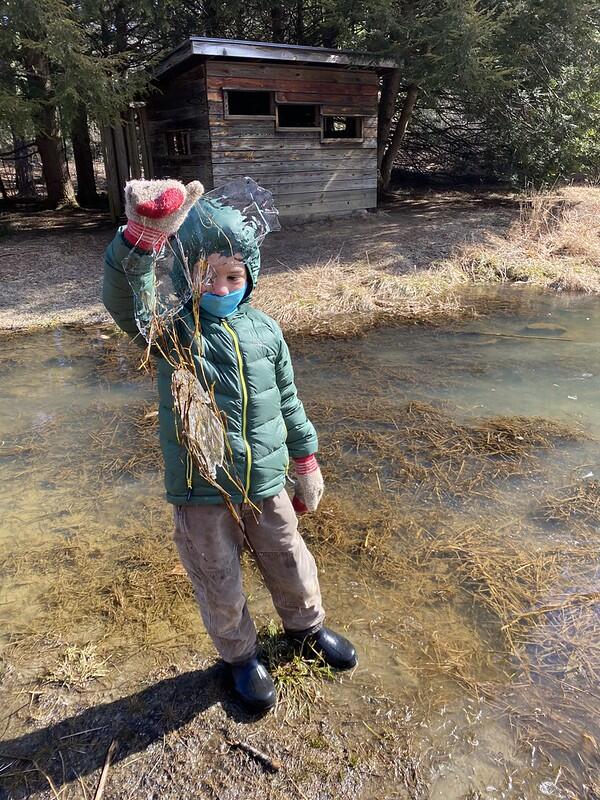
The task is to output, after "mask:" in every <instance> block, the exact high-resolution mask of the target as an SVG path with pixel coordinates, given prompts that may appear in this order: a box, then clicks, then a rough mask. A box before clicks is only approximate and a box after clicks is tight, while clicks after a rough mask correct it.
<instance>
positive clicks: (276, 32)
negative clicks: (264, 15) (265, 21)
mask: <svg viewBox="0 0 600 800" xmlns="http://www.w3.org/2000/svg"><path fill="white" fill-rule="evenodd" d="M271 36H272V40H273V41H274V42H284V41H285V37H284V33H283V8H282V7H281V6H280V5H279V3H278V2H277V3H275V4H273V5H272V6H271Z"/></svg>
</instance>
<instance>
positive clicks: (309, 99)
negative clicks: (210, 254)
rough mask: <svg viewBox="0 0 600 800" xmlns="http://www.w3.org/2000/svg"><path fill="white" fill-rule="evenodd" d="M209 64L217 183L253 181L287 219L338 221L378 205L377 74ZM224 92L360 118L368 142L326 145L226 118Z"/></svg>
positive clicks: (313, 137) (264, 124)
mask: <svg viewBox="0 0 600 800" xmlns="http://www.w3.org/2000/svg"><path fill="white" fill-rule="evenodd" d="M205 66H206V91H207V100H208V116H209V124H210V143H211V153H212V165H213V176H214V185H216V186H218V185H219V184H220V183H224V182H225V181H226V180H228V179H230V178H234V177H243V176H245V175H249V176H250V177H252V178H254V179H255V180H256V181H257V182H258V183H260V184H261V185H263V186H265V187H266V188H268V189H270V190H271V191H272V192H273V193H274V195H275V201H276V205H277V208H278V209H279V211H280V213H281V215H282V216H293V217H311V216H316V215H319V214H331V215H335V214H339V213H344V212H348V211H353V210H356V209H362V208H370V207H372V206H375V205H376V204H377V97H378V78H377V75H376V73H375V72H374V71H369V70H350V69H346V68H339V67H314V66H304V65H302V66H298V65H295V64H259V63H248V62H234V61H231V62H229V61H223V60H214V61H210V60H209V61H207V62H206V65H205ZM224 89H258V90H260V89H263V90H267V91H272V92H275V95H276V99H277V101H279V102H287V103H315V104H318V105H323V106H326V108H327V112H328V113H329V114H336V113H338V114H341V115H352V114H355V115H357V116H362V117H363V139H362V141H352V140H343V139H341V140H337V141H335V142H321V132H320V131H319V130H315V131H289V130H288V131H277V130H276V128H275V121H274V120H265V119H261V120H258V119H252V118H247V119H227V118H225V117H224V113H223V91H224Z"/></svg>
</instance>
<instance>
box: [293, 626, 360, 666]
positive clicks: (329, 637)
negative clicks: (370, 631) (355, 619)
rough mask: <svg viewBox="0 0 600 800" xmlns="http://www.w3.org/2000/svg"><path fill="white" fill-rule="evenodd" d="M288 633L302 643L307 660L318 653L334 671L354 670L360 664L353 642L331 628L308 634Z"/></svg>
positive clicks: (304, 632)
mask: <svg viewBox="0 0 600 800" xmlns="http://www.w3.org/2000/svg"><path fill="white" fill-rule="evenodd" d="M287 633H288V636H289V637H290V638H291V639H293V640H294V641H295V642H301V644H302V655H303V656H305V658H310V657H311V654H312V655H313V657H314V655H315V653H316V654H317V655H320V656H321V657H322V658H323V660H324V661H325V663H326V664H329V666H330V667H333V668H334V669H352V667H355V666H356V665H357V664H358V658H357V657H356V650H355V649H354V645H353V644H352V642H349V641H348V639H346V638H345V637H344V636H340V634H339V633H336V632H335V631H332V630H331V629H330V628H325V627H323V628H320V629H319V630H318V631H316V633H307V632H306V631H288V632H287Z"/></svg>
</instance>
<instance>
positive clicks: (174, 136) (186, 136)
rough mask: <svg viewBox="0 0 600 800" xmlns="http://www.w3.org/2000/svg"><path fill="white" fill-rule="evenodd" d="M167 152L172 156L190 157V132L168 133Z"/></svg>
mask: <svg viewBox="0 0 600 800" xmlns="http://www.w3.org/2000/svg"><path fill="white" fill-rule="evenodd" d="M167 152H168V153H169V155H170V156H190V155H191V154H192V150H191V147H190V132H189V131H167Z"/></svg>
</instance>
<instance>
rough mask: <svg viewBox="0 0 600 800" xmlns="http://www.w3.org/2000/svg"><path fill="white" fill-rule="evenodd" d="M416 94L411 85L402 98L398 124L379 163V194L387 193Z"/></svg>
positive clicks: (416, 88)
mask: <svg viewBox="0 0 600 800" xmlns="http://www.w3.org/2000/svg"><path fill="white" fill-rule="evenodd" d="M418 94H419V87H418V86H416V85H414V84H413V85H411V86H409V87H408V90H407V92H406V97H405V98H404V105H403V106H402V111H401V112H400V116H399V118H398V122H397V123H396V128H395V130H394V133H393V135H392V140H391V141H390V143H389V145H388V148H387V150H386V151H385V153H384V155H383V158H382V161H381V168H380V170H379V192H380V193H384V192H387V190H388V188H389V185H390V179H391V177H392V168H393V166H394V161H395V160H396V156H397V155H398V151H399V150H400V145H401V144H402V140H403V139H404V134H405V133H406V129H407V128H408V123H409V122H410V118H411V116H412V112H413V109H414V107H415V102H416V100H417V95H418Z"/></svg>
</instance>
